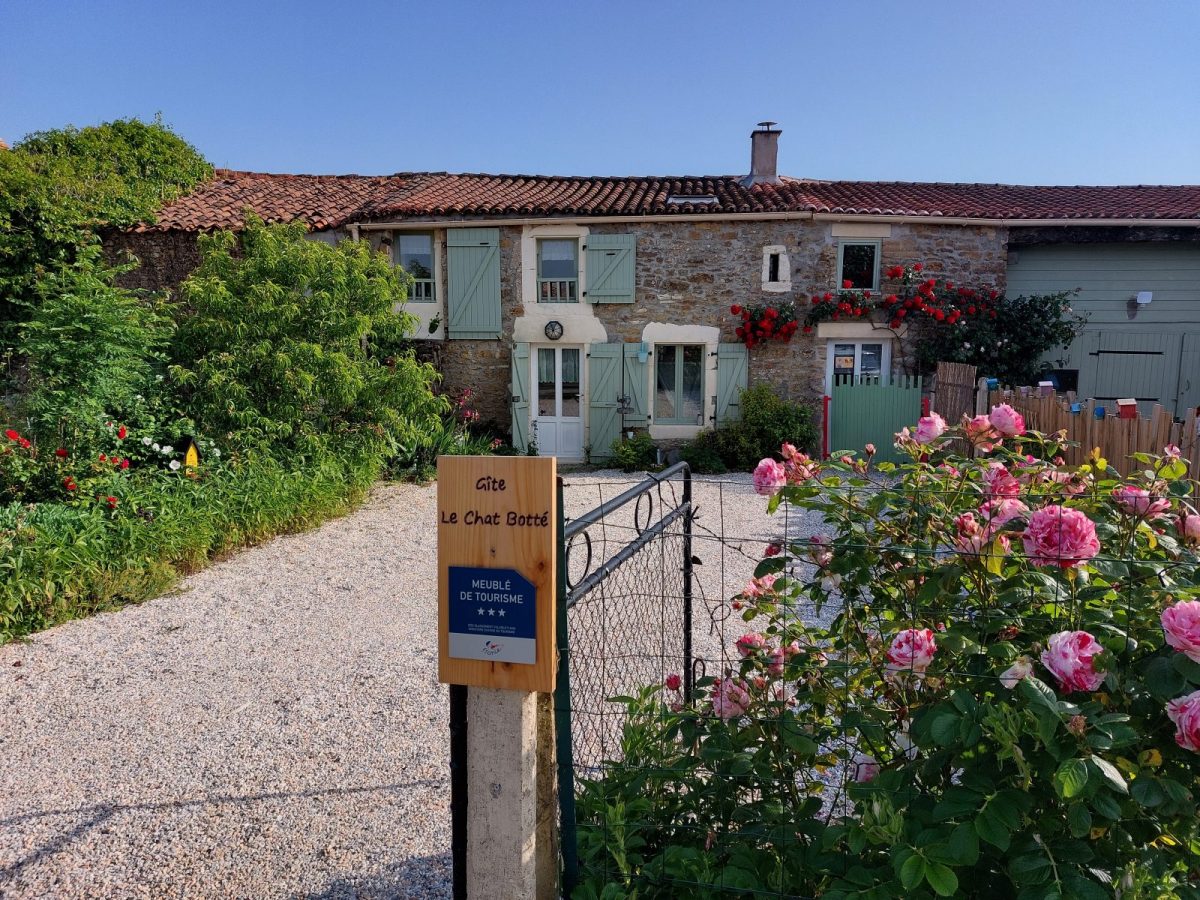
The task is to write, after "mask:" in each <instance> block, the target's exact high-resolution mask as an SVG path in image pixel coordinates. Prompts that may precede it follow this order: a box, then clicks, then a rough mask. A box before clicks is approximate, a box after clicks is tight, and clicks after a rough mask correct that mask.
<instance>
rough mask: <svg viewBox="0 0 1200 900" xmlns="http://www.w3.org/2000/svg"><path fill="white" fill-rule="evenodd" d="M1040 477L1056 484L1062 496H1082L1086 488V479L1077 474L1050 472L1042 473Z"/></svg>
mask: <svg viewBox="0 0 1200 900" xmlns="http://www.w3.org/2000/svg"><path fill="white" fill-rule="evenodd" d="M1042 477H1043V478H1045V480H1046V481H1050V482H1053V483H1055V484H1057V485H1058V487H1059V490H1061V491H1062V492H1063V493H1064V494H1071V495H1075V494H1082V493H1083V492H1084V491H1086V490H1087V488H1088V482H1087V478H1086V477H1084V476H1083V475H1081V474H1079V473H1078V472H1058V471H1054V470H1051V471H1049V472H1043V473H1042Z"/></svg>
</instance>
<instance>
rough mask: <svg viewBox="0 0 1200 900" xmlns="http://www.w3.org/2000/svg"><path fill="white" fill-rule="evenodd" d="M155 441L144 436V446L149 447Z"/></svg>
mask: <svg viewBox="0 0 1200 900" xmlns="http://www.w3.org/2000/svg"><path fill="white" fill-rule="evenodd" d="M153 443H154V441H152V440H151V439H150V438H148V437H145V438H142V446H143V447H149V446H150V445H151V444H153Z"/></svg>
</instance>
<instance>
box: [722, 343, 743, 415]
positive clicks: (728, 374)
mask: <svg viewBox="0 0 1200 900" xmlns="http://www.w3.org/2000/svg"><path fill="white" fill-rule="evenodd" d="M749 357H750V354H749V353H748V352H747V351H746V345H745V344H717V424H718V425H724V424H725V423H726V422H736V421H737V420H738V419H740V418H741V417H742V391H744V390H745V389H746V384H747V382H748V377H747V376H748V375H749Z"/></svg>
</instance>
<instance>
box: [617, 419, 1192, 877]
mask: <svg viewBox="0 0 1200 900" xmlns="http://www.w3.org/2000/svg"><path fill="white" fill-rule="evenodd" d="M925 419H926V421H924V422H923V423H917V424H916V425H915V426H913V427H912V428H911V429H906V430H905V431H903V432H901V434H900V436H899V437H898V440H897V447H898V448H899V450H900V455H901V458H902V460H903V461H902V462H901V463H899V464H892V463H889V462H879V461H878V457H877V454H874V453H871V452H869V451H867V452H864V453H858V454H849V458H848V459H840V458H834V459H830V460H827V461H823V462H822V463H821V464H820V465H819V466H818V465H817V464H816V463H815V462H813V461H812V460H808V459H807V458H802V456H803V455H802V454H799V453H798V452H797V451H796V450H795V448H792V447H783V448H781V452H780V457H781V458H782V460H783V462H781V463H773V465H771V466H764V472H765V477H764V478H763V479H761V481H762V482H763V483H764V484H765V485H767V488H766V490H765V491H764V494H766V495H770V496H771V497H772V499H771V507H770V508H772V509H774V508H775V506H776V505H779V504H782V503H786V504H787V509H788V510H789V512H788V516H789V520H788V525H787V527H785V528H783V529H781V531H782V532H783V534H784V537H783V538H781V539H777V540H776V541H774V542H773V544H772V546H771V549H770V552H769V553H763V555H762V558H761V560H759V561H758V562H757V568H756V569H755V571H754V578H753V579H752V580H751V582H750V584H749V585H748V586H747V588H746V589H745V590H744V591H742V592H741V593H739V594H738V595H737V596H736V597H733V598H730V599H729V600H728V605H727V606H726V607H724V608H721V609H718V610H714V611H713V614H712V615H713V621H714V622H717V623H722V627H723V628H724V627H727V626H726V625H725V624H724V623H727V622H730V621H736V620H737V619H740V620H741V622H742V624H741V625H740V627H739V628H738V629H737V630H733V631H731V632H727V633H729V639H728V642H727V644H726V646H725V647H724V652H723V654H722V656H721V658H720V660H719V661H718V660H713V661H711V663H712V664H711V670H712V674H711V675H707V676H704V675H701V676H698V678H697V688H698V692H697V698H698V699H695V700H693V701H692V702H691V703H689V704H685V705H684V706H683V708H682V709H680V710H679V711H678V712H672V711H671V710H672V709H673V707H672V702H673V701H674V700H675V699H677V695H669V696H665V697H664V696H663V692H662V691H661V690H659V689H658V686H655V689H654V691H653V695H654V696H653V703H655V704H656V705H655V706H653V707H651V708H649V709H647V711H646V714H645V716H644V717H643V718H641V719H638V720H637V727H640V728H645V729H648V730H649V732H648V733H649V734H650V735H651V736H652V737H653V738H654V740H648V739H643V740H640V741H631V742H628V744H627V745H628V746H629V747H632V748H638V750H637V751H636V752H642V751H641V749H640V748H645V747H654V748H656V749H655V750H654V753H661V754H662V755H663V756H662V758H661V759H660V758H658V757H655V758H653V759H652V760H650V762H649V766H650V771H652V772H653V773H655V774H648V771H647V770H646V769H643V770H641V771H638V772H637V773H635V775H636V777H632V776H631V778H630V783H631V785H632V787H631V788H630V793H629V795H628V796H626V797H622V798H621V799H622V800H624V802H626V803H627V804H628V803H631V802H634V803H643V804H645V805H644V806H642V807H639V808H638V810H637V815H638V821H639V840H641V839H645V840H646V841H647V844H646V849H645V851H644V855H643V857H642V858H644V859H647V860H650V859H653V860H654V862H653V865H654V866H655V867H656V868H655V870H654V872H655V875H656V877H659V876H660V875H661V872H662V866H663V865H664V860H666V861H668V862H667V863H665V864H666V865H667V867H668V868H669V860H670V859H672V858H673V857H672V855H671V853H669V852H668V851H671V850H672V848H673V847H675V846H678V844H680V843H683V844H685V845H687V842H688V841H689V837H688V834H691V833H695V834H698V835H699V838H698V839H697V840H696V841H695V846H694V847H692V848H691V849H694V850H696V851H697V853H699V854H701V855H700V856H692V857H689V858H691V859H697V858H702V859H704V860H705V865H706V866H708V865H711V866H712V869H711V871H712V872H721V871H727V867H729V866H731V865H734V863H733V862H732V860H734V859H735V858H736V859H738V860H747V863H746V865H747V866H751V865H753V866H754V867H756V868H757V870H758V871H761V872H772V873H778V872H783V871H784V870H785V869H786V874H783V875H779V876H778V879H777V880H778V881H779V883H778V884H776V882H772V883H771V890H779V891H780V892H782V893H784V894H785V895H799V896H825V895H834V896H853V895H855V894H856V893H862V892H863V890H864V888H866V887H867V886H870V890H873V891H874V892H875V893H877V894H878V895H879V896H917V895H920V896H924V895H925V894H929V895H931V896H932V895H934V894H937V895H940V896H974V895H976V894H979V893H980V892H983V893H987V894H988V895H989V896H992V895H995V896H1031V897H1032V896H1043V895H1057V896H1063V897H1076V896H1078V897H1091V896H1096V897H1100V896H1110V895H1111V894H1112V891H1113V886H1114V885H1123V886H1125V885H1131V884H1132V885H1136V886H1137V887H1136V889H1135V888H1132V887H1131V888H1128V890H1127V891H1126V888H1125V887H1122V891H1123V892H1128V893H1129V895H1130V896H1133V895H1135V894H1136V893H1137V891H1139V890H1140V891H1142V894H1144V895H1145V896H1180V897H1184V896H1190V895H1189V894H1188V893H1186V890H1183V889H1184V888H1186V889H1191V888H1192V887H1194V884H1197V883H1200V867H1198V866H1197V863H1196V859H1195V857H1194V855H1193V853H1192V848H1194V846H1197V845H1200V815H1198V810H1197V798H1198V797H1200V790H1198V789H1197V787H1196V772H1197V771H1200V759H1198V758H1197V754H1200V513H1197V510H1196V508H1195V505H1194V502H1193V499H1192V498H1193V497H1194V496H1195V495H1194V493H1193V485H1192V484H1191V483H1190V482H1188V481H1187V479H1186V478H1185V475H1186V460H1185V459H1184V457H1183V455H1182V451H1180V452H1178V453H1173V452H1172V451H1171V449H1170V448H1168V450H1167V451H1166V452H1165V453H1164V454H1163V455H1161V456H1153V455H1149V454H1147V455H1146V456H1143V457H1139V458H1138V459H1137V460H1133V461H1129V460H1108V461H1107V462H1106V463H1103V464H1102V463H1101V462H1100V460H1099V456H1098V454H1097V455H1094V456H1093V457H1092V458H1091V459H1090V461H1089V464H1088V465H1086V466H1071V465H1068V464H1067V463H1066V462H1065V460H1066V459H1069V458H1070V453H1069V452H1068V451H1067V450H1066V449H1064V444H1063V439H1062V438H1061V437H1060V436H1055V435H1049V436H1048V435H1044V434H1041V433H1039V432H1037V431H1030V430H1028V429H1027V428H1026V423H1025V422H1024V421H1023V418H1022V416H1021V414H1020V412H1018V411H1017V410H1015V409H1013V408H1012V406H1009V405H1007V404H997V405H996V406H994V407H993V408H992V413H991V415H989V416H987V417H975V418H967V419H966V420H965V421H963V422H962V424H960V425H957V426H955V427H953V428H951V427H945V423H944V422H941V423H940V424H939V420H940V419H941V417H940V416H937V417H936V418H935V415H934V414H931V415H929V416H927V417H925ZM968 444H969V445H971V446H972V448H973V452H972V454H971V455H969V456H961V455H958V450H959V449H961V448H963V447H964V446H967V445H968ZM985 447H986V448H987V449H986V450H985ZM841 455H842V454H841V453H840V452H839V454H838V457H840V456H841ZM776 466H777V467H779V468H780V469H782V470H783V474H782V481H783V483H782V484H780V481H781V476H780V474H779V472H778V471H777V470H776V468H775V467H776ZM800 470H803V472H801V471H800ZM1122 472H1128V474H1122ZM791 473H795V474H791ZM818 473H819V475H820V480H819V481H814V480H813V476H814V475H815V474H818ZM759 482H760V479H759V478H758V477H757V476H756V479H755V484H756V488H757V486H758V484H759ZM799 513H803V515H804V516H805V518H803V519H799V518H798V516H797V514H799ZM797 521H801V522H803V523H804V525H805V526H808V525H810V524H811V529H812V530H811V531H808V530H805V531H804V532H803V533H802V534H798V533H797V532H796V530H795V529H796V526H795V524H794V523H795V522H797ZM812 532H816V533H815V534H814V533H812ZM1018 539H1019V542H1018ZM745 546H757V547H758V548H762V546H763V544H761V543H757V544H753V545H749V544H747V545H745ZM824 623H828V624H824ZM706 624H707V623H706ZM739 635H740V637H739ZM664 708H665V710H666V712H664ZM614 771H615V772H616V773H617V774H616V775H614V777H619V772H620V769H619V767H617V769H615V770H614ZM658 773H661V775H659V774H658ZM793 788H794V790H793ZM831 792H832V796H834V797H836V798H838V799H837V800H836V801H834V802H835V803H837V802H840V801H842V800H845V801H847V802H846V804H845V805H844V806H843V807H837V808H836V810H835V812H834V813H833V815H832V818H830V817H829V816H828V814H827V812H826V809H825V806H824V804H825V803H826V802H828V801H827V800H826V799H825V798H827V797H829V796H830V795H831ZM649 797H652V798H653V799H652V800H650V801H648V800H647V798H649ZM698 798H702V799H703V802H702V803H698V802H696V801H697V799H698ZM748 798H755V799H754V800H753V801H749V799H748ZM759 799H762V801H763V802H758V801H759ZM611 800H612V796H611V795H610V794H606V795H604V801H605V802H606V803H611ZM748 803H750V804H751V805H753V806H754V815H753V816H748V817H747V818H745V819H743V818H740V817H739V816H736V815H735V816H730V815H729V814H728V810H745V809H747V808H748ZM601 808H604V809H607V808H608V807H603V806H602V805H598V806H597V809H601ZM708 811H711V813H710V812H708ZM598 815H599V813H598ZM706 815H707V816H709V818H705V816H706ZM647 819H649V820H653V821H655V822H660V823H661V832H660V833H658V832H656V833H653V834H652V833H651V832H648V831H647V827H646V826H645V825H643V824H641V823H642V822H643V821H644V820H647ZM681 821H687V822H688V823H689V828H688V829H680V828H679V827H678V823H679V822H681ZM751 823H752V824H751ZM651 831H652V829H651ZM684 832H687V833H684ZM766 833H769V834H772V835H774V834H784V835H788V836H789V837H788V841H789V842H791V841H793V840H794V841H797V842H799V846H798V847H797V848H796V849H797V855H796V857H795V860H796V862H795V864H794V866H793V864H792V863H789V864H788V866H792V867H791V868H788V866H785V867H783V868H781V867H780V866H779V859H780V857H779V852H780V850H779V846H778V845H776V844H775V843H774V842H772V841H765V840H763V839H762V837H761V835H762V834H766ZM656 834H660V835H661V842H660V843H655V841H656V839H657V838H656V836H655V835H656ZM1161 835H1169V836H1170V837H1171V841H1173V842H1174V843H1171V842H1168V841H1165V840H1162V839H1160V836H1161ZM706 846H707V848H708V849H707V850H705V847H706ZM926 848H936V849H926ZM918 851H921V853H922V854H923V855H921V854H919V853H918ZM960 851H961V852H960ZM642 852H643V851H642V850H641V849H639V853H642ZM810 859H812V860H821V859H837V860H840V861H844V860H852V863H851V865H852V869H851V870H847V869H845V868H844V867H837V866H833V867H831V866H829V865H825V866H822V865H821V864H820V863H819V862H813V863H811V864H810V863H809V862H808V860H810ZM1051 859H1052V860H1053V866H1052V865H1051V863H1050V860H1051ZM612 862H613V861H612V860H608V861H607V864H608V865H607V868H606V869H604V871H607V872H612V871H617V868H616V867H614V865H612ZM737 865H739V866H740V865H742V863H741V862H739V863H737ZM835 870H836V871H835ZM706 871H707V870H706ZM850 871H853V873H854V874H853V877H851V876H850V874H849V872H850ZM678 877H679V882H677V883H675V884H673V885H672V887H676V888H677V887H678V883H684V882H686V883H687V884H694V883H695V880H696V878H697V875H696V871H695V870H694V869H689V870H687V871H681V872H680V873H679V876H678ZM716 877H717V876H713V878H714V879H715V878H716ZM772 877H776V876H774V875H773V876H772ZM688 879H691V880H690V881H689V880H688ZM627 887H628V888H629V889H632V884H630V885H627ZM653 896H663V897H666V896H671V894H670V892H669V890H667V892H666V893H663V894H661V895H657V894H656V895H653Z"/></svg>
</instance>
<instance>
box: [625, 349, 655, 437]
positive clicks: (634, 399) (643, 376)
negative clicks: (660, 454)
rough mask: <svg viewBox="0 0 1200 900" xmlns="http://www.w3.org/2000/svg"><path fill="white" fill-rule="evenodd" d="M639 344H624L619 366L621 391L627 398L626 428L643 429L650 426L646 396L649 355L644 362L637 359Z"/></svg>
mask: <svg viewBox="0 0 1200 900" xmlns="http://www.w3.org/2000/svg"><path fill="white" fill-rule="evenodd" d="M641 347H642V345H641V344H626V345H625V354H624V359H623V360H622V366H621V379H622V382H621V390H622V391H623V392H624V394H625V396H626V397H628V398H629V412H627V413H626V414H625V425H624V427H626V428H645V427H646V426H647V425H649V424H650V406H649V404H648V403H647V400H646V394H647V391H648V387H649V381H650V374H649V372H650V362H649V354H647V358H646V359H645V360H643V359H640V358H639V357H638V352H639V351H640V350H641Z"/></svg>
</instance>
